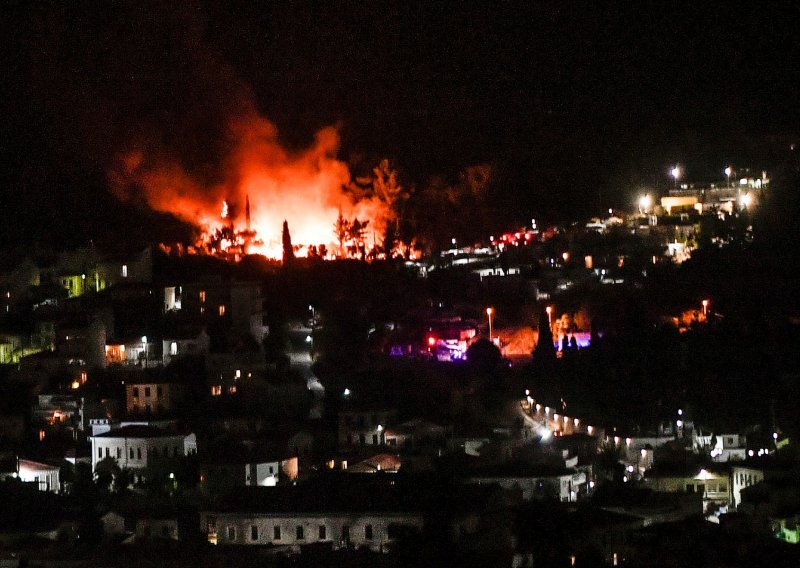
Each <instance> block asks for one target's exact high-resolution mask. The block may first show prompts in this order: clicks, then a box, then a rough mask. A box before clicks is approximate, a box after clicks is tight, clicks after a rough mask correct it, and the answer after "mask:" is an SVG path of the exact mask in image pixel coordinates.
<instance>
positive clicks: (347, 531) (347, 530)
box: [342, 525, 350, 542]
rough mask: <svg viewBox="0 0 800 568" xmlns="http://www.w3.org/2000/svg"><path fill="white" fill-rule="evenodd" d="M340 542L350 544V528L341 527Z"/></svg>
mask: <svg viewBox="0 0 800 568" xmlns="http://www.w3.org/2000/svg"><path fill="white" fill-rule="evenodd" d="M342 540H343V541H344V542H350V526H349V525H344V526H342Z"/></svg>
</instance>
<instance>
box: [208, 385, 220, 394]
mask: <svg viewBox="0 0 800 568" xmlns="http://www.w3.org/2000/svg"><path fill="white" fill-rule="evenodd" d="M221 394H222V385H214V386H213V387H211V396H219V395H221Z"/></svg>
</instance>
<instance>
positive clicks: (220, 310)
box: [219, 304, 225, 317]
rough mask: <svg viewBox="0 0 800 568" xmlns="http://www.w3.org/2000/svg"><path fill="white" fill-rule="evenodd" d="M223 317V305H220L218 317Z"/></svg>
mask: <svg viewBox="0 0 800 568" xmlns="http://www.w3.org/2000/svg"><path fill="white" fill-rule="evenodd" d="M224 315H225V304H220V305H219V317H222V316H224Z"/></svg>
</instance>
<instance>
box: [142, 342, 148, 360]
mask: <svg viewBox="0 0 800 568" xmlns="http://www.w3.org/2000/svg"><path fill="white" fill-rule="evenodd" d="M142 351H144V366H145V367H147V336H146V335H143V336H142Z"/></svg>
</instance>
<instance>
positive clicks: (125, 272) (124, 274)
mask: <svg viewBox="0 0 800 568" xmlns="http://www.w3.org/2000/svg"><path fill="white" fill-rule="evenodd" d="M122 277H123V278H127V277H128V265H127V264H123V265H122Z"/></svg>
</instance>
